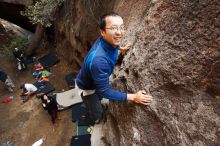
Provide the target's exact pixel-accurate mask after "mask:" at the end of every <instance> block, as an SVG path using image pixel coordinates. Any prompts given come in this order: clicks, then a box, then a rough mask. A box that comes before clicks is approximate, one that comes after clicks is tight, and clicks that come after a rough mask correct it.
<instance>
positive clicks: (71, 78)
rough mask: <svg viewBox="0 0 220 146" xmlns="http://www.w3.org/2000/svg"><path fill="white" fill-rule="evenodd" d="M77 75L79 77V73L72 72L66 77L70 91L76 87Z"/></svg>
mask: <svg viewBox="0 0 220 146" xmlns="http://www.w3.org/2000/svg"><path fill="white" fill-rule="evenodd" d="M76 75H77V72H71V73H68V74H67V75H66V76H65V80H66V83H67V85H68V87H69V88H70V89H72V88H74V87H75V79H76Z"/></svg>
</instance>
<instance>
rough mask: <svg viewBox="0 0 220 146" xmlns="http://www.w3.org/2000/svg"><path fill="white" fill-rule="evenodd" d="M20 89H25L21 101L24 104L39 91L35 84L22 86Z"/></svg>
mask: <svg viewBox="0 0 220 146" xmlns="http://www.w3.org/2000/svg"><path fill="white" fill-rule="evenodd" d="M20 89H23V91H22V93H21V99H22V101H23V102H26V101H27V100H28V99H29V98H30V96H31V95H34V94H36V91H37V87H35V86H34V85H33V84H28V83H26V84H22V85H21V86H20Z"/></svg>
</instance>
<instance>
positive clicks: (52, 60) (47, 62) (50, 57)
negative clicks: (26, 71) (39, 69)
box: [38, 53, 60, 68]
mask: <svg viewBox="0 0 220 146" xmlns="http://www.w3.org/2000/svg"><path fill="white" fill-rule="evenodd" d="M59 61H60V60H59V58H58V57H57V55H56V54H54V53H49V54H47V55H45V56H43V57H40V58H38V62H39V63H41V65H42V66H43V67H44V68H49V67H51V66H53V65H55V64H57V63H58V62H59Z"/></svg>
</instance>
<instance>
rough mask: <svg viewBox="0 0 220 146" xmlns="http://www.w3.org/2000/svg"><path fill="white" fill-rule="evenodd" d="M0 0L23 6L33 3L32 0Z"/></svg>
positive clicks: (0, 0)
mask: <svg viewBox="0 0 220 146" xmlns="http://www.w3.org/2000/svg"><path fill="white" fill-rule="evenodd" d="M0 2H5V3H10V4H19V5H24V6H29V5H31V4H33V0H0Z"/></svg>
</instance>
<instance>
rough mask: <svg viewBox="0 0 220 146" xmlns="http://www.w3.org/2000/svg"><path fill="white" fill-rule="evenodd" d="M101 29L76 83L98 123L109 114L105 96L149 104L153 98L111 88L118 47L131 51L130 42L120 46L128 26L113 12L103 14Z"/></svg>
mask: <svg viewBox="0 0 220 146" xmlns="http://www.w3.org/2000/svg"><path fill="white" fill-rule="evenodd" d="M99 29H100V34H101V36H100V37H99V38H98V39H97V40H96V42H95V43H94V44H93V46H92V48H91V49H90V51H89V52H88V54H87V56H86V58H85V59H84V62H83V65H82V67H81V70H80V71H79V73H78V75H77V78H76V86H77V88H79V89H80V91H81V97H82V100H83V103H84V104H85V106H86V108H87V109H88V111H89V114H90V118H91V120H93V121H94V123H99V122H100V121H101V120H102V119H103V116H104V113H105V112H104V110H105V109H104V106H103V105H102V104H101V99H102V98H107V99H110V100H116V101H126V100H129V101H133V102H135V103H139V104H143V105H149V104H150V103H151V102H152V100H153V98H152V96H150V95H146V92H145V91H144V90H140V91H138V92H137V93H135V94H130V93H123V92H120V91H117V90H114V89H112V88H111V87H110V84H109V76H110V75H111V74H112V72H113V69H114V67H115V64H116V61H117V57H118V50H120V51H125V50H128V49H129V45H127V46H126V47H120V43H121V41H122V38H123V35H124V32H125V28H124V22H123V19H122V17H121V16H119V15H118V14H117V13H115V12H111V13H109V14H106V15H104V16H102V17H101V18H100V20H99Z"/></svg>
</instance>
